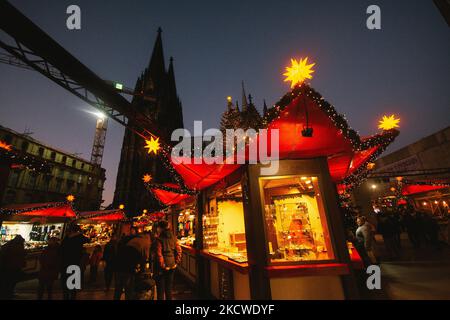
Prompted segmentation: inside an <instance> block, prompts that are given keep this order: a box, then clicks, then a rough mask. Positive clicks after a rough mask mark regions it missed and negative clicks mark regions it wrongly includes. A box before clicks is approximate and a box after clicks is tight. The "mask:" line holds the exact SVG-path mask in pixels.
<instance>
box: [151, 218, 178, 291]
mask: <svg viewBox="0 0 450 320" xmlns="http://www.w3.org/2000/svg"><path fill="white" fill-rule="evenodd" d="M152 257H153V275H154V278H155V281H156V289H157V298H158V300H164V299H165V300H172V287H173V279H174V275H175V269H176V268H177V265H178V264H179V263H181V247H180V245H179V243H178V240H177V238H176V237H175V236H174V234H173V233H172V231H171V230H170V229H169V223H168V222H167V221H160V222H159V223H158V226H157V234H156V237H155V241H154V242H153V244H152Z"/></svg>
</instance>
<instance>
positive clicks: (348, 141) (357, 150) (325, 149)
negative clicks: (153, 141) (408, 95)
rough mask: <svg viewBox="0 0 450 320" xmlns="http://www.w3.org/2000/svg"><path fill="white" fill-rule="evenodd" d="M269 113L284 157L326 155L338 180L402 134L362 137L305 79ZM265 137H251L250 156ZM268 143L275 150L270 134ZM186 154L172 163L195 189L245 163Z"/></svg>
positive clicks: (356, 171)
mask: <svg viewBox="0 0 450 320" xmlns="http://www.w3.org/2000/svg"><path fill="white" fill-rule="evenodd" d="M270 113H271V114H272V117H271V119H268V120H269V121H268V123H269V124H268V126H267V128H268V137H270V136H271V132H272V130H274V129H277V130H279V159H305V158H315V157H327V158H328V165H329V170H330V174H331V177H332V179H333V181H334V182H336V183H338V182H342V181H343V180H344V179H346V178H348V177H349V176H351V175H353V174H359V173H361V171H363V170H365V168H366V166H367V163H368V162H371V161H373V160H374V159H375V158H376V157H377V156H378V155H379V154H380V153H381V152H382V151H384V149H385V148H386V147H387V146H388V145H389V144H390V143H391V142H392V141H393V140H394V138H395V137H396V135H397V134H398V131H395V130H389V131H383V132H382V133H380V134H377V135H374V136H372V137H368V138H360V137H359V135H358V134H357V133H356V132H355V131H354V130H352V129H351V128H350V127H349V126H348V124H347V121H346V120H345V118H344V117H343V116H342V115H340V114H338V113H337V112H336V110H335V109H334V107H333V106H331V105H330V104H329V103H328V102H326V101H325V100H324V99H323V98H322V96H321V95H320V94H319V93H317V92H316V91H314V90H313V89H312V88H310V87H309V86H308V85H306V84H303V85H302V86H301V87H296V88H294V89H293V90H292V91H291V92H289V93H288V94H286V95H285V96H284V97H283V98H282V99H281V100H280V101H279V102H278V103H277V104H276V105H275V106H274V107H273V108H272V109H271V110H270V111H269V114H270ZM270 120H271V121H270ZM307 126H308V127H310V128H313V134H312V136H311V137H304V136H303V135H302V130H303V129H304V128H305V127H307ZM260 139H263V137H260V136H258V137H257V138H256V139H254V140H253V141H252V142H250V144H249V146H248V147H247V149H246V152H245V160H247V161H248V160H255V159H251V158H250V157H251V156H253V155H251V156H249V154H248V150H249V149H251V144H258V143H259V140H260ZM264 144H265V145H266V146H267V150H270V147H271V141H270V139H267V141H264ZM182 160H186V158H176V159H171V164H172V166H173V168H174V169H175V170H176V171H177V173H178V174H179V175H180V176H181V177H182V178H183V180H184V182H185V185H186V187H188V188H190V189H195V190H201V189H204V188H206V187H208V186H211V185H213V184H214V183H216V182H218V181H220V180H221V179H223V178H224V177H226V176H227V175H229V174H230V173H232V172H233V171H235V170H236V169H237V168H239V167H240V165H239V164H207V163H205V161H204V160H202V161H201V163H198V164H195V163H194V159H189V160H190V162H191V163H190V164H187V163H186V162H185V161H182ZM180 162H181V163H180Z"/></svg>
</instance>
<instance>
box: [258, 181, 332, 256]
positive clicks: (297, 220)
mask: <svg viewBox="0 0 450 320" xmlns="http://www.w3.org/2000/svg"><path fill="white" fill-rule="evenodd" d="M259 181H260V185H261V192H262V203H263V206H264V214H265V227H266V238H267V247H268V251H269V258H270V262H271V263H276V262H296V261H318V260H332V259H333V258H334V253H333V247H332V245H331V241H330V234H329V230H328V225H327V219H326V215H325V209H324V205H323V200H322V196H321V194H320V188H319V178H318V177H311V176H289V177H271V178H259Z"/></svg>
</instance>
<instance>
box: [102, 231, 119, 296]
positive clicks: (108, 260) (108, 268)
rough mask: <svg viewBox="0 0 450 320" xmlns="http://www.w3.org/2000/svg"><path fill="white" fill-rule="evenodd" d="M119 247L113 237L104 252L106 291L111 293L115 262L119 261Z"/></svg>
mask: <svg viewBox="0 0 450 320" xmlns="http://www.w3.org/2000/svg"><path fill="white" fill-rule="evenodd" d="M117 247H118V242H117V239H116V237H114V236H113V237H112V238H111V240H109V242H108V243H107V244H106V246H105V250H103V261H105V269H104V276H105V291H109V289H110V288H111V282H112V279H113V275H114V272H115V262H116V259H117Z"/></svg>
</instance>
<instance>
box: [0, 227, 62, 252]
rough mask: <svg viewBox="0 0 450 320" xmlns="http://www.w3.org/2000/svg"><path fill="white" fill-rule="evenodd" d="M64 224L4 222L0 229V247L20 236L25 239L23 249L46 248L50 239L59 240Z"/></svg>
mask: <svg viewBox="0 0 450 320" xmlns="http://www.w3.org/2000/svg"><path fill="white" fill-rule="evenodd" d="M63 227H64V224H62V223H54V224H36V223H30V222H10V221H4V222H3V223H2V227H1V229H0V245H3V244H5V243H6V242H8V241H10V240H12V239H14V238H15V237H16V236H18V235H20V236H21V237H22V238H24V239H25V249H27V250H32V249H40V248H44V247H46V246H47V241H48V239H50V238H51V237H56V238H58V239H61V236H62V232H63Z"/></svg>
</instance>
